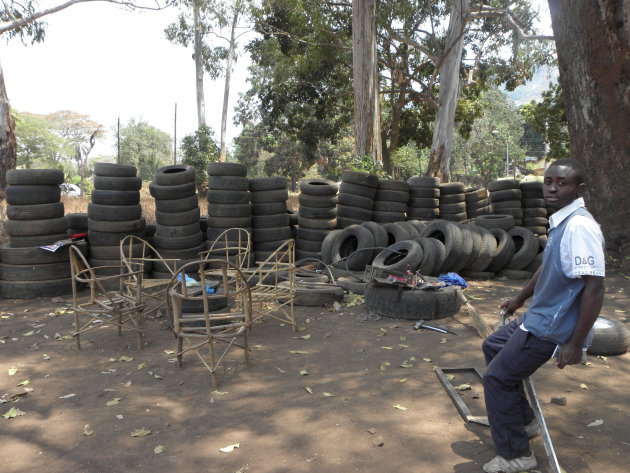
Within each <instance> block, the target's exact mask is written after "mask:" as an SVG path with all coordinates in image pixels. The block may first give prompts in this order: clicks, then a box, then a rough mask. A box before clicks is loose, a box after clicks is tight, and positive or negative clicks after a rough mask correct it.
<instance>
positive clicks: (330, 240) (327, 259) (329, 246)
mask: <svg viewBox="0 0 630 473" xmlns="http://www.w3.org/2000/svg"><path fill="white" fill-rule="evenodd" d="M342 232H343V230H342V229H338V230H332V231H330V232H329V233H328V235H326V236H325V237H324V239H323V240H322V241H321V242H317V241H315V242H313V243H316V244H317V243H319V246H320V250H319V251H320V253H321V259H322V261H323V262H324V263H326V264H333V263H335V260H333V253H332V250H333V247H334V246H335V244H336V241H337V240H338V239H339V238H340V237H341V234H342ZM297 241H298V243H299V242H301V241H302V242H306V241H310V240H304V239H298V240H297Z"/></svg>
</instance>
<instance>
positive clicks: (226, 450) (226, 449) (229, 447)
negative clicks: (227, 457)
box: [219, 443, 241, 453]
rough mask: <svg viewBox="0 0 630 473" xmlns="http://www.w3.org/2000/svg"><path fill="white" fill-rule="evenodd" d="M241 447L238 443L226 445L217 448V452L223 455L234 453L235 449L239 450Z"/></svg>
mask: <svg viewBox="0 0 630 473" xmlns="http://www.w3.org/2000/svg"><path fill="white" fill-rule="evenodd" d="M240 446H241V445H240V444H238V443H233V444H232V445H227V446H226V447H221V448H219V451H221V452H223V453H230V452H232V451H234V449H235V448H239V447H240Z"/></svg>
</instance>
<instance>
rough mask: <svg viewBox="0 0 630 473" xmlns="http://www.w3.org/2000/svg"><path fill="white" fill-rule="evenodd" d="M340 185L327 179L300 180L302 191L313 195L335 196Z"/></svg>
mask: <svg viewBox="0 0 630 473" xmlns="http://www.w3.org/2000/svg"><path fill="white" fill-rule="evenodd" d="M338 189H339V186H338V185H337V183H336V182H333V181H329V180H326V179H302V180H301V181H300V192H301V193H302V194H306V195H312V196H334V195H335V194H337V191H338Z"/></svg>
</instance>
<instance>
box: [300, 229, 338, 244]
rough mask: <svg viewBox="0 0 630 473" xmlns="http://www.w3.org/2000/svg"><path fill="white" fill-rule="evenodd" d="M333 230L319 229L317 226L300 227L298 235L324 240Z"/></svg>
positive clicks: (305, 238) (308, 238) (313, 239)
mask: <svg viewBox="0 0 630 473" xmlns="http://www.w3.org/2000/svg"><path fill="white" fill-rule="evenodd" d="M330 231H331V230H319V229H316V228H306V227H298V229H297V237H298V240H299V239H304V240H312V241H323V240H324V238H326V235H328V233H330Z"/></svg>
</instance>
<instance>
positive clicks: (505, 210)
mask: <svg viewBox="0 0 630 473" xmlns="http://www.w3.org/2000/svg"><path fill="white" fill-rule="evenodd" d="M488 190H489V191H490V200H491V201H492V209H493V210H494V213H495V214H496V215H511V216H512V217H513V218H514V224H515V225H516V226H521V224H522V223H523V209H522V207H521V187H520V183H519V182H518V181H517V180H516V179H501V180H498V181H492V182H491V183H489V184H488Z"/></svg>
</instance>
